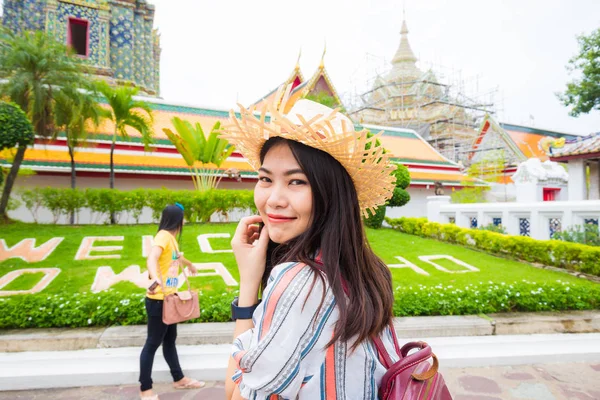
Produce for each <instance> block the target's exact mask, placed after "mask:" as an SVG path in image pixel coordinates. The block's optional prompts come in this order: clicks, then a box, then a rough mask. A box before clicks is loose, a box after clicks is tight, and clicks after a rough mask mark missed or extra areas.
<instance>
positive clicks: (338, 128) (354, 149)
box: [221, 88, 396, 217]
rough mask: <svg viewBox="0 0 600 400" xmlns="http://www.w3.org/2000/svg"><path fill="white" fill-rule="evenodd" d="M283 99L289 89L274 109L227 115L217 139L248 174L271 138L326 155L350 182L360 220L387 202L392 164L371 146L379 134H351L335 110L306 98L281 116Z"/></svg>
mask: <svg viewBox="0 0 600 400" xmlns="http://www.w3.org/2000/svg"><path fill="white" fill-rule="evenodd" d="M288 95H289V88H287V89H286V94H285V96H283V100H282V101H281V102H280V103H279V104H265V105H263V107H262V109H261V110H257V109H256V108H254V107H252V108H250V109H247V108H245V107H243V106H241V105H239V107H240V110H239V114H240V115H239V117H236V115H235V112H234V111H233V110H232V111H231V112H230V118H229V122H228V123H227V124H226V125H225V126H223V128H222V131H221V137H222V138H224V139H227V140H228V141H229V142H230V143H231V144H233V145H234V146H235V147H236V150H237V151H238V152H239V153H241V154H242V155H243V156H244V157H245V158H246V159H247V160H248V162H249V163H250V165H252V167H253V168H254V169H258V168H259V167H260V151H261V149H262V147H263V145H264V144H265V142H266V141H267V140H268V139H269V138H272V137H277V136H278V137H282V138H285V139H290V140H295V141H297V142H300V143H302V144H305V145H307V146H310V147H313V148H315V149H319V150H322V151H324V152H326V153H328V154H329V155H331V156H332V157H333V158H335V159H336V160H337V161H339V163H340V164H342V166H343V167H344V168H345V169H346V171H347V172H348V174H349V175H350V177H351V178H352V181H353V182H354V186H355V187H356V191H357V194H358V201H359V204H360V208H361V212H362V213H363V214H364V215H365V216H366V217H368V216H369V213H367V210H370V211H371V213H372V214H374V212H375V208H376V207H377V206H380V205H383V204H384V203H385V202H386V201H387V200H388V199H389V198H391V197H392V194H393V190H394V186H395V181H396V179H395V177H394V176H393V175H392V172H393V171H394V170H395V169H396V167H395V165H394V164H392V163H391V162H390V159H389V155H388V154H384V152H383V150H384V149H383V146H381V145H377V144H376V142H377V138H378V137H379V136H380V135H381V133H382V132H379V133H377V134H375V135H373V136H371V137H368V133H369V132H368V131H367V130H365V129H363V130H361V131H356V130H355V129H354V124H353V123H352V121H351V120H350V119H349V118H348V117H346V116H344V115H342V114H341V113H339V112H338V110H334V109H331V108H329V107H326V106H324V105H322V104H319V103H316V102H314V101H311V100H306V99H301V100H298V101H297V102H296V103H295V104H294V106H293V107H292V108H291V109H290V111H289V112H288V113H287V114H283V113H282V110H284V109H285V105H286V102H287V99H288ZM275 98H281V97H280V96H275ZM257 111H258V112H257Z"/></svg>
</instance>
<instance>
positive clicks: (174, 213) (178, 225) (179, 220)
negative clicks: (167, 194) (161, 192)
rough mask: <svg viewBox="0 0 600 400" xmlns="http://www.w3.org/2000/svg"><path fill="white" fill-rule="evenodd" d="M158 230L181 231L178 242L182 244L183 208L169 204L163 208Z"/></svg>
mask: <svg viewBox="0 0 600 400" xmlns="http://www.w3.org/2000/svg"><path fill="white" fill-rule="evenodd" d="M158 230H159V231H162V230H165V231H171V232H175V231H179V234H178V235H177V242H178V243H179V244H180V245H181V234H182V232H183V210H182V209H181V207H179V206H175V205H172V204H169V205H168V206H166V207H165V208H164V209H163V210H162V215H161V217H160V222H159V223H158Z"/></svg>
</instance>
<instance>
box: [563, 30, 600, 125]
mask: <svg viewBox="0 0 600 400" xmlns="http://www.w3.org/2000/svg"><path fill="white" fill-rule="evenodd" d="M577 42H578V43H579V52H578V54H577V55H575V56H574V57H573V58H571V59H570V60H569V63H568V65H567V70H569V71H570V72H571V73H573V72H577V73H579V74H580V77H578V78H575V79H573V80H572V81H571V82H569V83H567V90H566V91H565V92H564V93H562V94H558V97H559V99H560V100H561V101H562V103H563V104H564V105H565V106H567V107H569V106H572V109H571V111H570V112H569V114H570V115H572V116H574V117H577V116H578V115H580V114H587V113H589V112H590V111H592V110H600V28H598V29H597V30H595V31H594V32H592V33H591V34H590V35H589V36H585V35H581V36H578V37H577Z"/></svg>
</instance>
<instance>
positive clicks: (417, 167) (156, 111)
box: [0, 0, 485, 218]
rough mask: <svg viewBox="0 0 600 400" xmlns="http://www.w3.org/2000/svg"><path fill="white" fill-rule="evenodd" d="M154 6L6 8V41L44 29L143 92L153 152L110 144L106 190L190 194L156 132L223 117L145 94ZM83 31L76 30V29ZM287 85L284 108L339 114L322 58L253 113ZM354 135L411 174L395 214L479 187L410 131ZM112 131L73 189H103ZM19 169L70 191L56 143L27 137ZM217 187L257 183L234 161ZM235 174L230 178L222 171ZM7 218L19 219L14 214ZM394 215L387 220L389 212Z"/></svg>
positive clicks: (178, 162) (88, 151)
mask: <svg viewBox="0 0 600 400" xmlns="http://www.w3.org/2000/svg"><path fill="white" fill-rule="evenodd" d="M153 18H154V8H153V6H151V5H149V4H147V3H146V2H145V1H143V0H137V1H136V0H64V1H63V0H25V1H16V0H7V1H5V5H4V17H3V23H4V24H5V25H6V26H7V27H9V28H10V29H11V30H12V31H14V32H21V31H23V30H31V29H33V30H45V31H47V32H50V33H52V34H53V35H55V36H56V37H57V38H58V39H59V40H61V41H64V42H65V43H68V44H70V45H71V46H72V47H74V48H75V50H76V51H77V52H80V53H81V54H80V56H81V57H84V58H85V59H86V60H87V62H88V63H90V64H91V65H92V66H93V67H94V68H95V70H96V72H97V74H98V75H99V76H100V77H102V78H105V79H109V80H111V81H113V82H114V83H122V82H130V83H133V84H135V85H136V86H139V87H140V88H142V90H143V91H144V93H145V94H147V95H151V96H144V97H140V99H141V100H144V101H147V102H148V103H150V106H151V108H152V109H153V116H154V126H153V130H154V134H155V143H154V144H153V145H151V146H150V149H149V151H148V149H145V148H144V145H143V144H142V143H141V138H140V135H139V133H138V132H137V131H135V130H133V129H127V131H128V134H129V139H123V138H121V137H120V136H119V137H118V138H117V144H116V147H115V153H114V162H115V174H116V177H115V187H116V188H118V189H122V190H128V189H135V188H161V187H166V188H169V189H193V183H192V179H191V172H190V170H189V169H188V167H187V165H186V164H185V162H184V160H183V158H182V156H181V155H180V154H179V153H178V152H177V150H176V149H175V146H173V145H172V143H171V142H170V141H169V140H168V139H167V137H166V135H165V133H164V132H163V128H171V129H172V122H171V121H172V119H173V118H174V117H179V118H182V119H185V120H188V121H189V122H191V123H192V124H195V123H200V124H201V126H202V128H203V129H204V131H205V132H210V130H211V127H212V126H213V125H214V124H215V122H217V121H220V122H221V123H223V122H225V121H226V120H227V119H228V117H229V110H223V109H216V108H200V107H196V106H192V105H186V104H179V103H176V102H172V101H164V100H162V99H159V98H157V97H152V95H158V93H159V74H158V62H159V57H160V48H159V46H158V35H157V33H156V30H153V29H152V26H153ZM80 26H83V27H84V28H85V29H80V28H79V27H80ZM139 32H141V34H137V33H139ZM282 85H283V86H285V87H287V86H288V85H291V86H292V92H291V97H290V101H289V102H288V105H289V107H291V106H292V105H293V104H294V102H295V101H296V100H298V99H301V98H309V99H310V98H313V99H319V98H320V99H321V100H326V102H327V103H328V104H327V105H328V106H331V107H343V104H342V102H341V100H340V96H339V95H338V92H337V91H336V89H335V87H334V85H333V83H332V80H331V79H330V77H329V75H328V73H327V70H326V67H325V62H324V58H321V60H320V63H319V65H318V67H317V68H316V70H315V71H314V73H313V74H312V75H310V77H309V78H308V79H305V77H304V75H303V74H302V72H301V71H300V67H299V65H298V63H296V66H295V67H294V68H293V70H292V71H291V73H290V74H289V75H288V77H287V79H285V80H283V81H282V82H281V83H280V84H279V85H275V84H274V85H273V86H275V89H274V90H272V91H271V92H268V93H267V94H266V95H265V96H263V97H261V98H260V99H258V100H257V101H256V103H255V105H256V106H257V107H258V108H261V107H262V105H263V104H265V103H267V102H273V101H275V102H278V101H281V99H276V98H275V96H276V95H277V93H278V90H277V89H279V88H280V87H281V86H282ZM356 128H357V129H363V128H366V129H369V130H370V131H371V132H373V133H377V132H379V131H383V136H382V137H381V142H382V144H383V146H384V147H385V148H386V149H387V150H389V151H390V152H391V153H392V154H393V160H394V161H396V162H398V163H402V164H404V165H406V166H407V167H408V169H409V172H410V175H411V184H410V187H409V188H408V191H409V193H410V195H411V198H412V201H411V202H410V203H409V204H407V205H406V206H404V207H402V208H401V209H399V210H400V211H401V214H397V213H396V214H394V215H390V216H392V217H395V216H400V215H412V216H424V215H426V210H425V208H426V201H425V199H426V197H427V196H430V195H433V194H434V188H435V187H436V186H438V187H439V186H440V185H442V186H443V187H444V188H445V190H446V192H447V193H449V192H450V191H452V190H460V189H461V188H463V187H464V186H465V185H482V184H483V185H485V183H482V182H479V181H477V180H475V179H473V178H470V177H468V176H466V175H465V174H464V173H463V172H461V166H460V165H459V164H457V163H456V162H454V161H452V160H450V159H448V158H447V157H445V156H443V155H442V154H440V152H438V151H437V150H436V149H434V148H433V147H432V146H431V145H430V144H429V143H428V142H427V141H426V140H424V139H423V138H422V137H421V136H420V135H419V134H418V133H417V132H415V131H414V130H412V129H407V128H402V127H398V126H382V125H374V124H372V123H368V122H367V121H363V122H358V121H357V124H356ZM113 132H114V125H113V123H112V122H111V121H105V122H104V123H103V124H102V125H101V126H100V127H99V128H98V129H96V130H94V131H91V132H89V135H88V138H87V143H86V145H85V146H82V147H78V148H76V149H75V163H76V170H77V187H80V188H86V187H97V188H101V187H108V182H109V181H108V176H109V171H110V143H111V139H112V133H113ZM10 160H11V157H10V155H9V154H8V153H7V152H4V153H2V154H0V164H1V165H3V166H9V165H10ZM22 168H29V169H31V170H33V171H34V172H35V174H34V175H31V176H23V177H19V179H18V181H17V185H18V186H20V187H33V186H49V185H50V186H53V187H70V171H71V169H70V159H69V154H68V150H67V145H66V139H65V136H64V134H61V133H59V134H58V138H57V139H56V140H54V141H53V142H51V143H48V142H47V140H45V139H43V138H36V141H35V144H34V145H33V146H31V147H29V148H28V149H27V151H26V153H25V159H24V161H23V163H22ZM211 169H213V170H217V171H218V172H217V173H218V174H220V175H221V176H222V177H223V179H222V180H221V182H220V184H219V188H224V189H252V188H253V187H254V185H255V184H256V180H257V174H256V172H255V171H253V170H252V168H251V167H250V165H249V164H248V163H247V161H246V160H245V158H244V157H243V156H242V155H241V154H239V153H236V152H234V153H233V154H232V155H231V156H230V157H229V158H228V159H227V160H226V161H225V162H224V163H223V164H222V165H221V167H220V168H217V167H216V166H212V167H211ZM231 170H235V171H237V172H239V177H233V176H231V175H230V174H229V173H228V171H231ZM15 213H17V214H16V215H19V218H21V216H25V217H26V216H27V215H28V212H27V211H26V210H25V209H24V208H22V209H20V210H17V211H15ZM392 214H393V213H392Z"/></svg>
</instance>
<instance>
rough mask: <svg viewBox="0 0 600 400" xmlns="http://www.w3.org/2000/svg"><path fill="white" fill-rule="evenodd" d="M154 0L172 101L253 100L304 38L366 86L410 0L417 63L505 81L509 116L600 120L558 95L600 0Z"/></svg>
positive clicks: (471, 84)
mask: <svg viewBox="0 0 600 400" xmlns="http://www.w3.org/2000/svg"><path fill="white" fill-rule="evenodd" d="M149 1H150V2H151V3H153V4H155V6H156V16H155V26H156V27H157V28H158V29H159V31H160V33H161V46H162V57H161V95H162V97H163V98H165V99H166V100H169V101H173V102H178V103H187V104H193V105H201V106H206V107H214V108H225V109H228V108H231V107H233V106H235V103H236V101H239V102H241V103H242V104H244V105H248V104H250V103H252V102H253V101H255V100H257V99H258V98H260V97H262V96H263V95H265V94H266V93H267V92H269V91H270V90H271V89H273V88H274V87H276V86H277V85H278V84H280V83H281V82H282V81H283V80H284V79H286V78H287V77H288V75H289V74H290V73H291V71H292V69H293V67H294V65H295V63H296V58H297V56H298V52H299V50H300V48H302V58H301V60H300V66H301V69H302V72H303V73H304V76H305V77H306V78H308V77H310V76H311V75H312V73H313V72H314V71H315V69H316V68H317V66H318V64H319V60H320V58H321V54H322V52H323V46H324V43H325V42H326V43H327V54H326V57H325V65H326V67H327V70H328V72H329V75H330V77H331V79H332V81H333V84H334V86H335V87H336V89H337V90H338V92H339V93H340V94H341V95H342V98H345V97H346V96H348V95H350V94H351V93H354V92H359V93H360V92H361V91H363V90H364V89H365V88H367V87H368V80H369V78H372V76H373V74H374V72H375V67H378V68H381V67H382V66H384V65H385V64H384V63H385V62H388V63H389V60H390V59H391V58H392V56H393V55H394V53H395V51H396V49H397V46H398V44H399V42H400V34H399V32H400V27H401V22H402V9H403V3H404V4H405V9H406V20H407V23H408V28H409V30H410V34H409V40H410V44H411V46H412V49H413V51H414V52H415V55H416V56H417V57H418V58H419V60H420V61H419V64H418V65H419V66H420V67H421V68H423V69H426V68H427V66H429V65H431V64H433V65H434V69H437V70H438V71H441V72H442V74H440V75H443V76H445V77H446V78H447V79H446V80H448V79H453V78H452V77H454V78H457V77H459V76H462V79H463V81H464V82H465V89H466V90H467V92H468V93H469V94H474V93H485V92H488V91H490V90H495V92H496V94H495V103H496V106H497V109H498V111H499V113H498V119H499V120H500V121H503V122H512V123H517V124H525V125H533V126H536V127H539V128H546V129H552V130H558V131H565V132H570V133H577V134H588V133H591V132H597V131H600V112H598V111H592V113H591V114H589V115H583V116H581V117H579V118H572V117H569V116H568V110H567V108H566V107H563V106H562V105H561V104H560V102H559V101H558V99H557V98H556V96H555V95H554V93H555V92H558V91H562V90H564V89H565V84H566V82H567V81H568V80H569V75H568V72H567V71H566V69H565V65H566V64H567V61H568V60H569V58H570V57H572V56H573V55H574V54H575V53H576V51H577V48H578V46H577V42H576V39H575V36H576V35H578V34H583V33H585V34H589V33H590V32H591V31H592V30H594V29H596V28H598V27H600V1H598V0H404V2H403V1H402V0H295V1H289V0H253V1H247V0H149ZM388 65H389V64H388ZM436 66H443V68H436ZM453 71H454V72H453ZM459 71H460V75H459ZM476 77H478V79H475V78H476ZM442 81H444V79H443V77H442ZM530 116H533V117H534V119H533V120H531V119H530Z"/></svg>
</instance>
